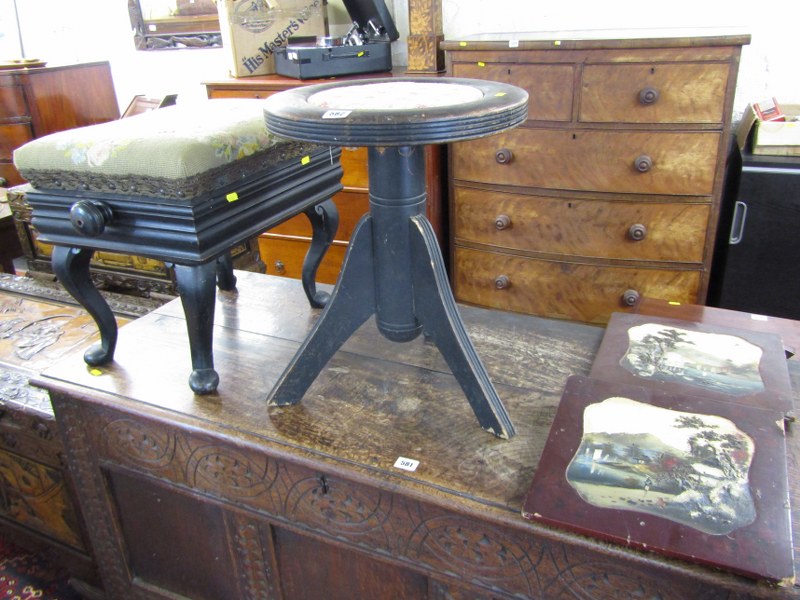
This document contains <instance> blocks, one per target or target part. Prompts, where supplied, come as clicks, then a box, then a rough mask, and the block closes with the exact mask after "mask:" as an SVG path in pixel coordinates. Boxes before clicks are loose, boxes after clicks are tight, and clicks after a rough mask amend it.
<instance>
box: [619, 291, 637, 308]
mask: <svg viewBox="0 0 800 600" xmlns="http://www.w3.org/2000/svg"><path fill="white" fill-rule="evenodd" d="M622 304H623V305H624V306H636V305H637V304H639V292H637V291H636V290H625V293H624V294H622Z"/></svg>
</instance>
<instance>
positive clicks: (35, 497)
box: [0, 450, 84, 549]
mask: <svg viewBox="0 0 800 600" xmlns="http://www.w3.org/2000/svg"><path fill="white" fill-rule="evenodd" d="M0 489H2V494H0V513H1V514H2V515H4V516H6V517H8V518H10V519H11V520H12V521H14V522H15V523H19V524H21V525H25V526H27V527H30V528H32V529H35V530H37V531H40V532H42V533H44V534H46V535H50V536H52V537H54V538H56V539H57V540H59V541H61V542H63V543H65V544H69V545H70V546H73V547H74V548H78V549H83V548H84V546H83V542H82V541H81V537H80V532H79V528H78V523H77V518H76V516H75V509H74V508H73V506H72V502H71V499H70V497H69V495H68V493H67V488H66V486H65V483H64V478H63V476H62V474H61V472H60V471H59V470H57V469H53V468H50V467H47V466H45V465H41V464H39V463H36V462H34V461H31V460H28V459H27V458H24V457H22V456H19V455H17V454H13V453H11V452H6V451H3V450H0Z"/></svg>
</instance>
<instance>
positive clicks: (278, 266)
mask: <svg viewBox="0 0 800 600" xmlns="http://www.w3.org/2000/svg"><path fill="white" fill-rule="evenodd" d="M275 272H276V273H278V274H279V275H283V274H284V273H285V272H286V265H285V264H283V261H282V260H276V261H275Z"/></svg>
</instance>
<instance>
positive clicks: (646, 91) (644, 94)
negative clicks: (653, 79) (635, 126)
mask: <svg viewBox="0 0 800 600" xmlns="http://www.w3.org/2000/svg"><path fill="white" fill-rule="evenodd" d="M657 100H658V90H657V89H656V88H652V87H646V88H643V89H642V90H640V91H639V102H640V103H641V104H653V103H655V102H656V101H657Z"/></svg>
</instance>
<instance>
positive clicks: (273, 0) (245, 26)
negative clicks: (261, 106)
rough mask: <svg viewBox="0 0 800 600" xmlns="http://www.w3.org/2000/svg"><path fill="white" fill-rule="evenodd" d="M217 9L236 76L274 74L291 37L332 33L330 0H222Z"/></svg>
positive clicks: (230, 66) (223, 39)
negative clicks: (277, 57)
mask: <svg viewBox="0 0 800 600" xmlns="http://www.w3.org/2000/svg"><path fill="white" fill-rule="evenodd" d="M217 9H218V10H219V22H220V23H219V24H220V31H221V33H222V46H223V47H224V48H227V49H228V56H229V58H228V60H229V63H228V71H229V73H230V74H231V75H232V76H233V77H250V76H255V75H268V74H270V73H274V72H275V50H277V49H278V48H280V47H282V46H285V45H287V44H288V42H289V38H290V37H297V36H318V35H323V36H324V35H327V33H328V18H327V6H326V0H219V1H218V2H217Z"/></svg>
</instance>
